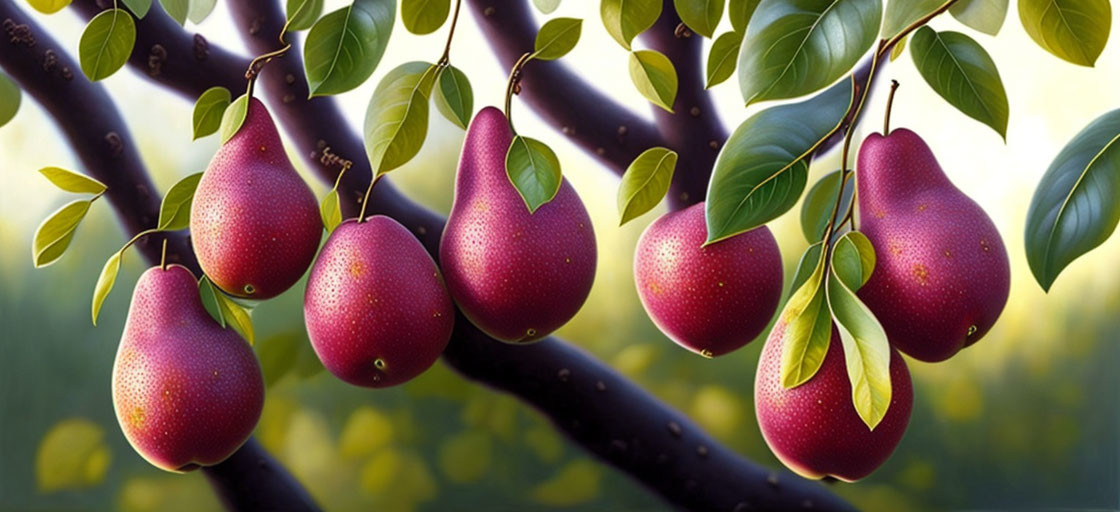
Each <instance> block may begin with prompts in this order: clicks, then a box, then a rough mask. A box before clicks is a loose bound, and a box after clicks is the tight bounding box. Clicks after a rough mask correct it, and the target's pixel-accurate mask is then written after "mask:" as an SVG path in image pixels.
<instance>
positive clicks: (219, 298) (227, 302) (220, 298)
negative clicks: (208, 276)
mask: <svg viewBox="0 0 1120 512" xmlns="http://www.w3.org/2000/svg"><path fill="white" fill-rule="evenodd" d="M211 289H212V290H213V292H214V299H215V302H216V303H217V305H218V309H220V310H221V312H222V318H223V319H224V320H225V324H226V325H227V326H231V327H233V330H235V331H237V333H238V334H240V335H241V337H242V338H245V341H248V342H249V344H250V345H252V344H253V342H254V341H255V338H254V335H253V321H252V319H250V317H249V310H248V309H246V308H245V307H244V306H242V305H241V304H239V303H238V302H237V301H235V300H233V299H231V298H230V297H229V296H228V295H226V294H225V293H223V292H222V291H221V290H218V289H217V287H216V286H213V284H211Z"/></svg>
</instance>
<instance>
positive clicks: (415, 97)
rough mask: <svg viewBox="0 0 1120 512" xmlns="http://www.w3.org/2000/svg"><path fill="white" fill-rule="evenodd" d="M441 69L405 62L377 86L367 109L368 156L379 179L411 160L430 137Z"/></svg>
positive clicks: (424, 64)
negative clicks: (432, 101)
mask: <svg viewBox="0 0 1120 512" xmlns="http://www.w3.org/2000/svg"><path fill="white" fill-rule="evenodd" d="M438 71H439V66H436V65H435V64H429V63H427V62H406V63H404V64H401V65H400V66H397V67H396V68H394V69H393V70H392V71H389V73H388V74H386V75H385V76H384V77H383V78H382V79H381V83H379V84H377V89H375V90H374V91H373V97H372V98H370V100H369V107H368V108H367V109H366V120H365V128H364V129H363V133H364V135H365V146H366V156H367V157H368V158H369V162H370V166H371V167H372V168H373V170H374V173H375V174H377V175H381V174H385V173H387V172H389V171H391V170H393V169H396V168H397V167H400V166H402V165H404V164H405V163H407V162H408V161H409V160H412V157H414V156H416V154H417V153H419V152H420V147H421V146H423V145H424V139H425V138H426V137H427V136H428V97H429V95H430V94H431V92H432V86H433V85H434V84H435V80H436V74H437V73H438Z"/></svg>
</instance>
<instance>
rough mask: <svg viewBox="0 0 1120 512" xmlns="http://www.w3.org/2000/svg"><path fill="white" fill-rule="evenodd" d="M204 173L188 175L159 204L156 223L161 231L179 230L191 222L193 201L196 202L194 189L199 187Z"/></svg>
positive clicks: (173, 186)
mask: <svg viewBox="0 0 1120 512" xmlns="http://www.w3.org/2000/svg"><path fill="white" fill-rule="evenodd" d="M201 179H202V173H201V172H199V173H195V174H192V175H190V176H187V177H185V178H183V179H181V180H179V181H178V182H177V183H175V184H174V185H172V186H171V189H169V190H168V191H167V195H165V196H163V202H162V203H161V204H160V206H159V222H158V223H157V224H156V226H158V228H157V229H159V230H160V231H177V230H180V229H187V227H188V226H190V222H191V203H193V202H194V191H195V189H197V188H198V181H199V180H201Z"/></svg>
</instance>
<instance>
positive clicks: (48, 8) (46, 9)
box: [27, 0, 70, 14]
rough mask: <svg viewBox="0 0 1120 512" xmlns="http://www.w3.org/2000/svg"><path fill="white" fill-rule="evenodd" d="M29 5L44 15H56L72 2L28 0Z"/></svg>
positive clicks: (64, 0) (62, 0) (65, 0)
mask: <svg viewBox="0 0 1120 512" xmlns="http://www.w3.org/2000/svg"><path fill="white" fill-rule="evenodd" d="M27 3H29V4H31V7H33V8H34V9H35V10H36V11H39V12H41V13H43V14H54V13H56V12H58V11H61V10H62V9H65V8H66V6H68V5H70V0H27Z"/></svg>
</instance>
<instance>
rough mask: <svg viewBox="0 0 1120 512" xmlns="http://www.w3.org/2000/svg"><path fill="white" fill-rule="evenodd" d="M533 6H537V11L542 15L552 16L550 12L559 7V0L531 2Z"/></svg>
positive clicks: (536, 0)
mask: <svg viewBox="0 0 1120 512" xmlns="http://www.w3.org/2000/svg"><path fill="white" fill-rule="evenodd" d="M533 5H535V6H537V10H538V11H540V12H541V13H542V14H552V11H555V10H556V8H557V7H560V0H533Z"/></svg>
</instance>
